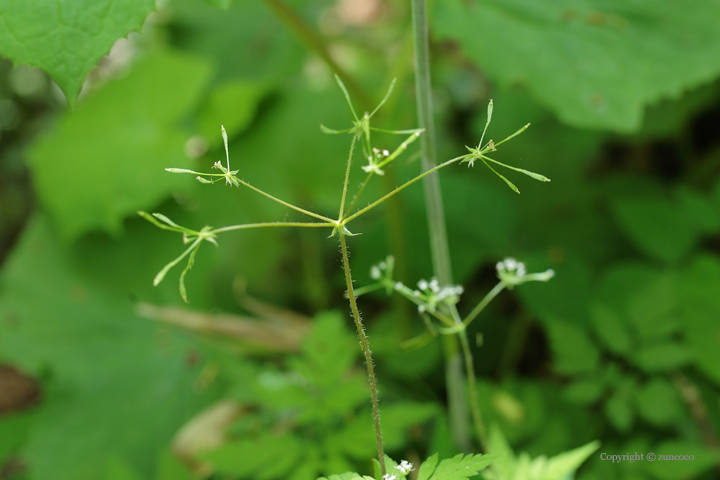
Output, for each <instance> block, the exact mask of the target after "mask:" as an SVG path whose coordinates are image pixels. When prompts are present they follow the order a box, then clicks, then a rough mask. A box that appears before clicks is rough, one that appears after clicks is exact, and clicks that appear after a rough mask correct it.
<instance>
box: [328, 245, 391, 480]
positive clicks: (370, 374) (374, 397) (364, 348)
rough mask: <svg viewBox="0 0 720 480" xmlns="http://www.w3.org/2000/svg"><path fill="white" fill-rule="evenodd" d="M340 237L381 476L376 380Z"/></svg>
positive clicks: (381, 452)
mask: <svg viewBox="0 0 720 480" xmlns="http://www.w3.org/2000/svg"><path fill="white" fill-rule="evenodd" d="M338 235H339V236H340V249H341V250H342V260H343V270H345V283H346V285H347V291H348V298H350V310H352V315H353V319H354V320H355V327H357V331H358V335H359V336H360V346H361V347H362V351H363V354H364V355H365V365H367V372H368V383H369V384H370V397H371V398H372V407H373V422H374V423H375V442H376V443H377V450H378V461H379V462H380V470H381V472H382V474H383V475H385V474H386V473H387V471H386V470H385V450H384V449H383V443H382V432H381V430H380V408H379V406H378V390H377V380H376V379H375V367H374V366H373V360H372V352H371V351H370V345H369V344H368V339H367V335H366V334H365V327H364V326H363V323H362V320H361V319H360V311H359V310H358V307H357V302H356V301H355V292H354V291H353V280H352V275H351V274H350V262H349V260H348V253H347V245H346V244H345V235H344V234H343V233H342V232H340V231H338Z"/></svg>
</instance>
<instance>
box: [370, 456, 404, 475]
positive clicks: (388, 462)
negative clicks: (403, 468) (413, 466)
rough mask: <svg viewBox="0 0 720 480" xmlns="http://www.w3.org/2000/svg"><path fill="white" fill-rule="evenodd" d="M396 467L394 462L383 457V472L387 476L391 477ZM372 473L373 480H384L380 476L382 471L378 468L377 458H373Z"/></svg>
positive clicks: (387, 457)
mask: <svg viewBox="0 0 720 480" xmlns="http://www.w3.org/2000/svg"><path fill="white" fill-rule="evenodd" d="M397 465H398V464H397V462H396V461H395V460H393V459H392V458H390V457H389V456H388V455H385V471H386V472H387V475H393V474H394V473H395V468H396V467H397ZM373 471H374V472H375V480H385V479H384V478H383V476H382V469H381V468H380V462H379V461H378V459H377V458H373Z"/></svg>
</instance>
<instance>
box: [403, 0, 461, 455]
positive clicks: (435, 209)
mask: <svg viewBox="0 0 720 480" xmlns="http://www.w3.org/2000/svg"><path fill="white" fill-rule="evenodd" d="M412 25H413V42H414V45H415V94H416V97H417V109H418V123H419V125H418V126H419V127H420V128H423V129H425V133H424V134H423V135H422V136H421V137H420V142H421V143H420V147H421V150H422V162H421V168H422V169H423V171H426V170H429V169H430V168H432V167H434V166H435V165H436V164H437V145H436V139H435V122H434V120H433V107H432V90H431V86H430V53H429V44H428V24H427V8H426V2H425V0H412ZM423 185H424V188H425V205H426V208H427V215H428V227H429V230H430V232H429V233H430V249H431V252H432V262H433V272H434V273H435V276H436V277H437V279H438V281H439V282H440V284H441V285H444V286H447V285H452V283H453V282H452V269H451V264H450V250H449V248H448V241H447V229H446V227H445V213H444V210H443V202H442V193H441V191H440V179H439V176H438V174H437V172H435V173H433V174H430V175H428V176H426V177H425V178H424V179H423ZM453 316H454V318H456V319H457V318H458V315H457V314H455V315H453ZM463 335H464V336H465V337H466V338H465V341H466V342H467V335H466V333H465V331H464V330H463V331H462V332H460V336H461V337H462V336H463ZM445 338H447V340H445V341H444V342H443V349H444V352H445V361H446V368H445V371H446V382H447V390H448V405H449V410H450V425H451V432H452V435H453V439H454V440H455V443H456V445H457V446H458V447H459V448H460V449H461V450H464V451H469V450H470V435H469V430H468V428H467V425H468V423H469V421H468V420H469V414H468V408H467V401H466V398H465V391H464V388H463V384H462V381H460V379H462V377H463V374H462V361H461V358H460V352H459V351H458V346H457V342H456V341H455V340H454V339H453V338H452V337H445Z"/></svg>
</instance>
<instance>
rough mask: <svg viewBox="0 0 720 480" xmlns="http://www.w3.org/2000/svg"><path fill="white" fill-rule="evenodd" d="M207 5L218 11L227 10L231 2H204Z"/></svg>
mask: <svg viewBox="0 0 720 480" xmlns="http://www.w3.org/2000/svg"><path fill="white" fill-rule="evenodd" d="M205 1H206V2H207V3H209V4H210V5H212V6H213V7H215V8H219V9H220V10H227V9H228V8H230V4H231V3H232V0H205Z"/></svg>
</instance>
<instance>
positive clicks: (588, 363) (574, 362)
mask: <svg viewBox="0 0 720 480" xmlns="http://www.w3.org/2000/svg"><path fill="white" fill-rule="evenodd" d="M546 328H547V329H548V333H549V336H550V345H551V347H552V351H553V356H554V365H555V370H557V371H558V372H561V373H582V372H589V371H593V370H594V369H595V367H596V366H597V364H598V361H599V359H600V352H598V349H597V347H596V346H595V345H594V344H593V343H592V341H591V340H590V339H589V338H588V334H587V331H586V330H585V328H583V327H582V326H581V325H578V324H575V323H571V322H566V321H563V320H554V321H552V322H547V323H546Z"/></svg>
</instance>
